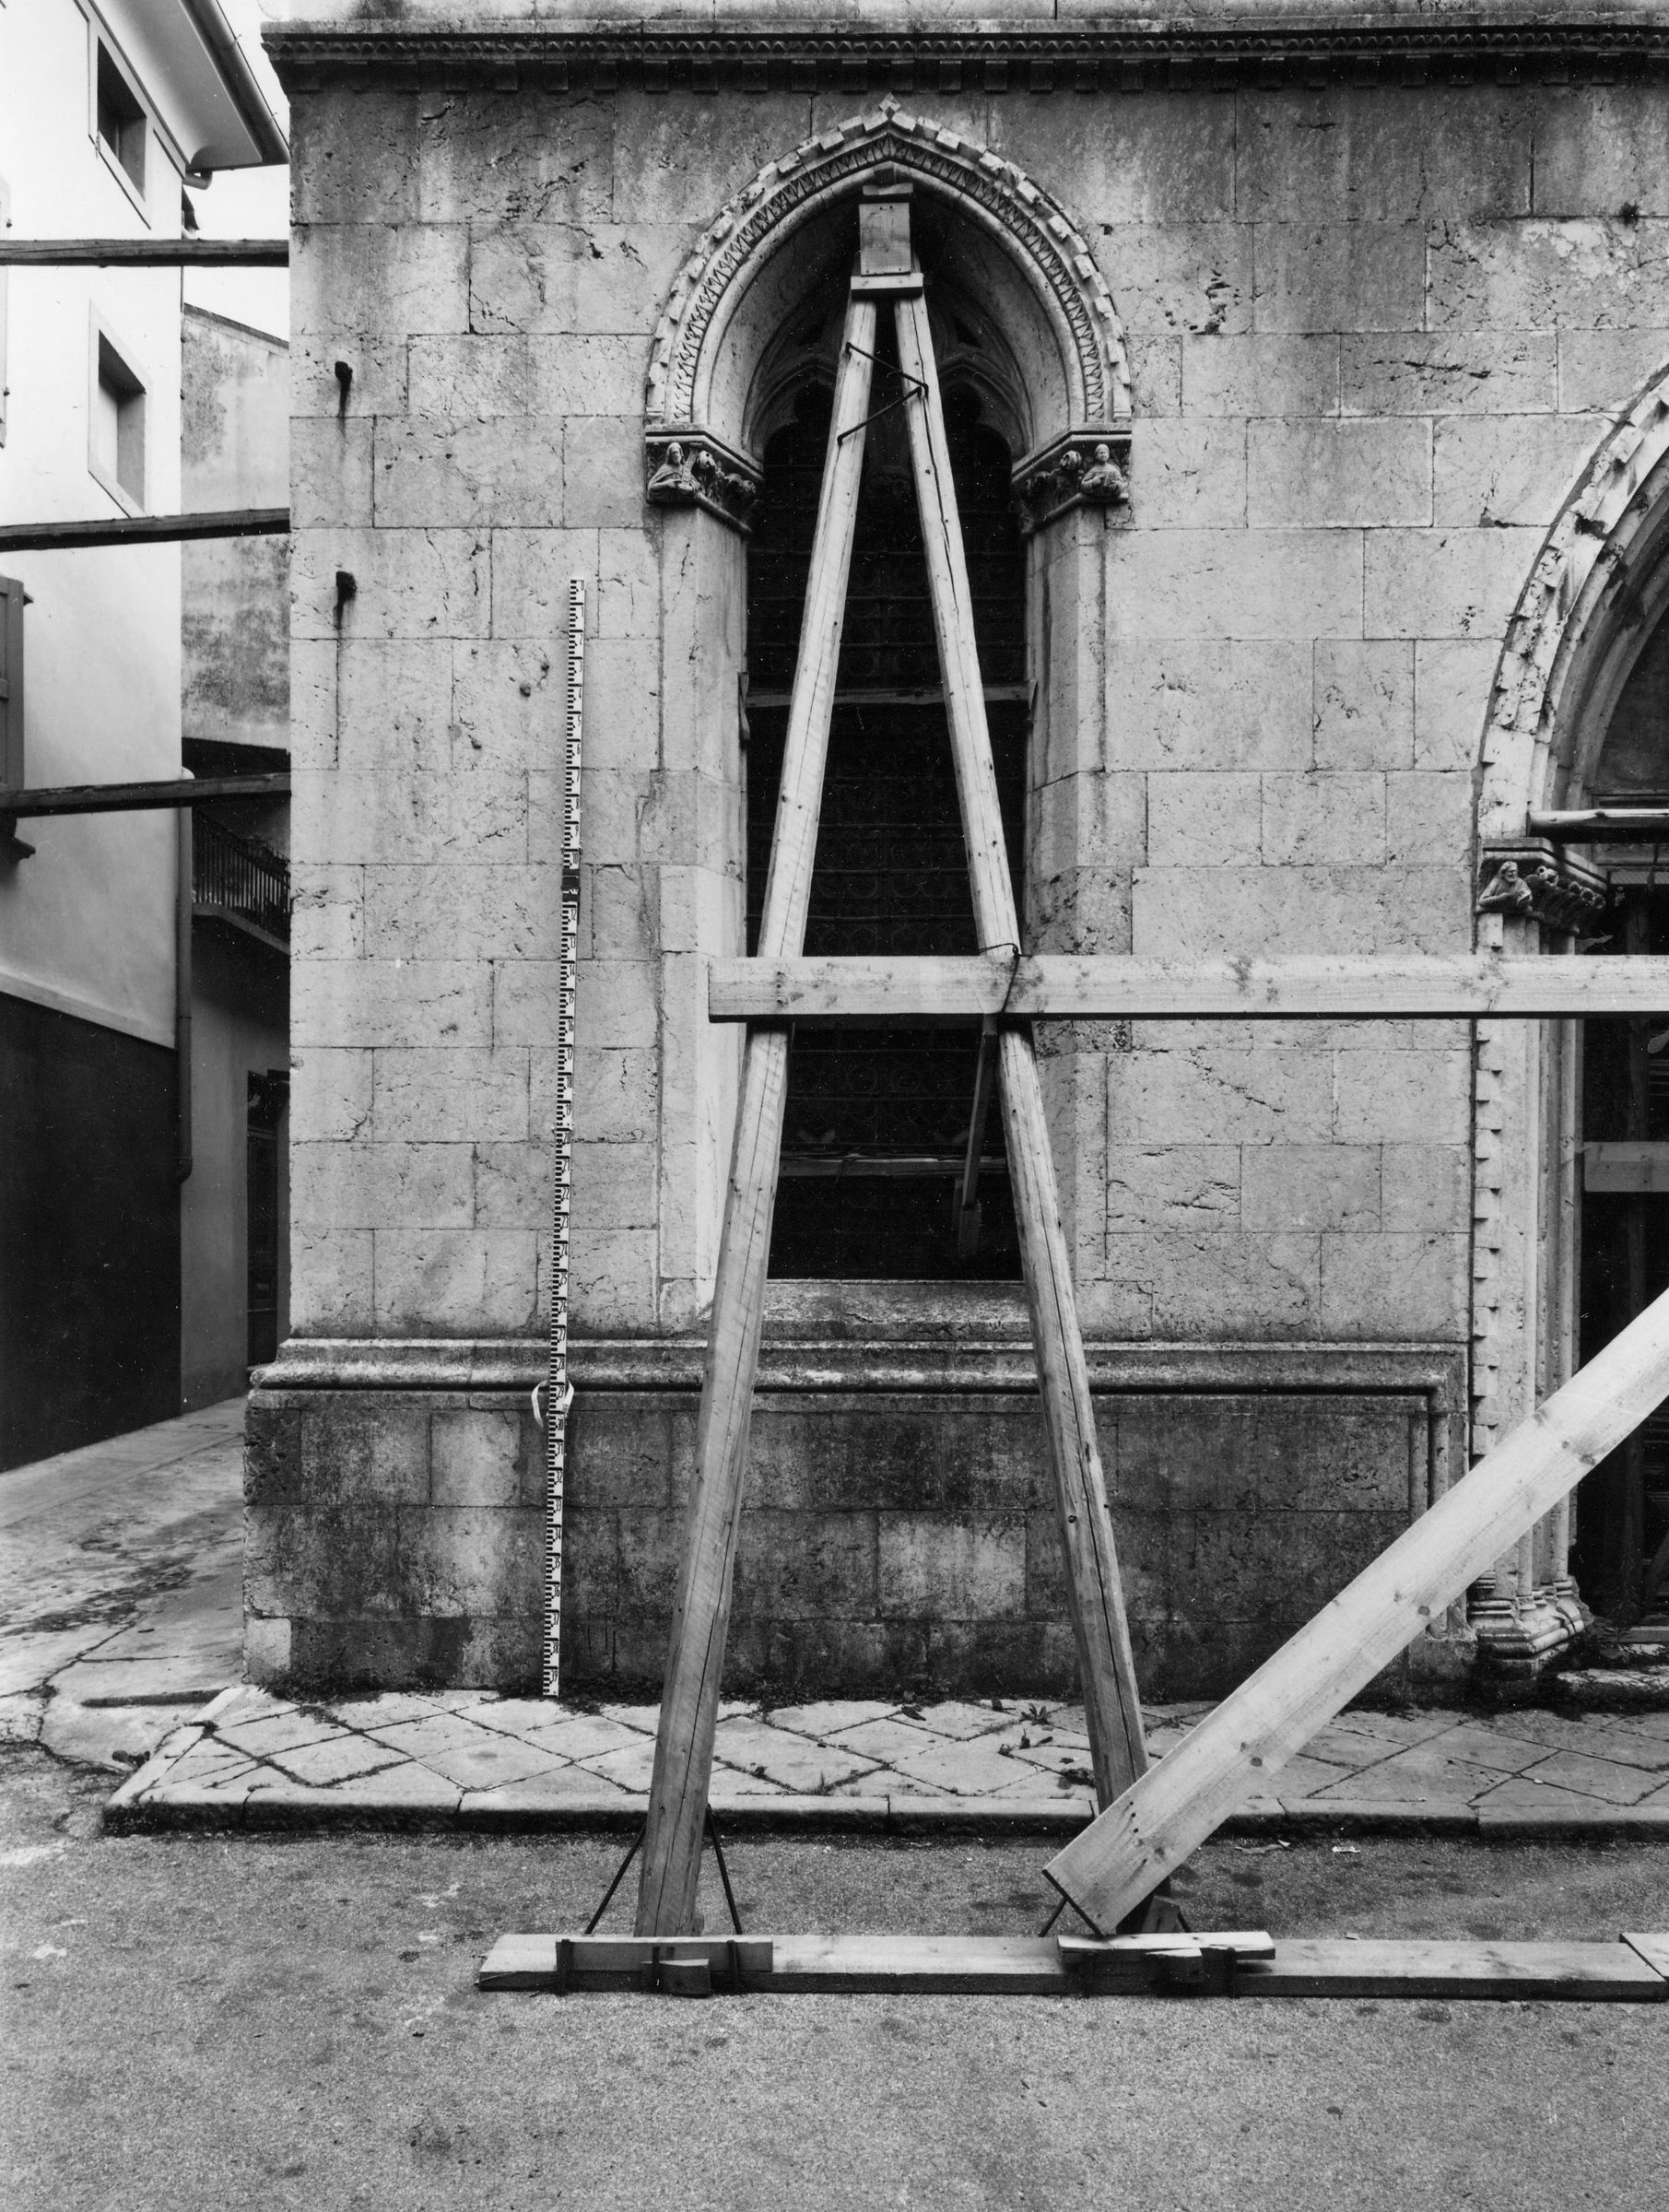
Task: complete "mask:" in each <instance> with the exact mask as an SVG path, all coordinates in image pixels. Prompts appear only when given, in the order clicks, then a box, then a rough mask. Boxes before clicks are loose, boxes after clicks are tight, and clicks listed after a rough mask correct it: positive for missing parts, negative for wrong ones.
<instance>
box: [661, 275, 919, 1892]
mask: <svg viewBox="0 0 1669 2212" xmlns="http://www.w3.org/2000/svg"><path fill="white" fill-rule="evenodd" d="M875 333H876V310H875V305H874V302H873V301H872V300H856V299H854V300H852V301H851V303H850V305H849V307H848V309H847V315H846V331H845V342H844V344H843V346H842V347H841V351H840V369H839V371H838V374H837V379H836V383H835V404H834V413H833V417H832V419H831V421H830V423H829V458H828V462H827V465H826V466H825V469H824V474H823V489H822V496H821V499H820V500H819V503H818V508H817V527H816V532H815V535H814V537H813V542H812V556H811V570H810V575H809V578H808V581H807V583H806V592H805V618H804V620H803V622H802V624H801V629H800V649H799V659H798V663H797V665H796V666H795V670H794V681H793V707H792V709H791V710H790V712H789V717H788V735H787V738H786V741H785V745H784V750H783V760H782V791H781V795H780V797H779V800H778V804H777V819H776V829H775V832H774V835H773V839H772V843H771V853H770V875H769V877H768V878H767V880H766V885H765V905H764V912H763V915H762V917H761V920H760V924H759V947H760V949H761V951H763V952H765V953H767V954H770V955H771V956H773V957H781V956H782V955H785V954H792V953H797V952H798V951H799V949H800V947H801V946H802V945H803V944H804V942H805V919H806V914H807V912H808V911H809V908H810V904H811V876H812V864H813V860H814V858H815V856H816V853H817V820H818V815H819V811H820V808H821V805H822V794H823V770H824V764H825V761H826V759H827V756H828V751H829V721H830V717H831V715H832V713H833V711H834V686H835V671H836V668H837V666H838V665H839V661H840V630H841V623H842V619H843V616H844V612H845V606H846V582H847V575H848V572H849V570H850V567H851V562H852V530H853V525H854V523H855V521H856V516H857V505H858V484H859V480H860V478H861V477H862V475H863V468H864V418H865V413H866V410H867V407H868V403H869V388H870V363H871V359H872V357H873V356H874V353H875ZM788 1046H789V1039H788V1031H787V1030H784V1029H759V1030H750V1031H749V1033H748V1038H747V1043H746V1050H745V1053H744V1056H743V1062H742V1086H741V1096H740V1100H739V1101H738V1105H737V1112H736V1134H735V1149H734V1151H733V1153H732V1156H731V1168H730V1188H729V1190H728V1192H727V1194H726V1196H725V1204H724V1226H723V1232H722V1235H721V1238H720V1243H719V1265H718V1271H717V1276H716V1278H715V1281H714V1285H713V1303H712V1323H711V1329H710V1332H709V1337H708V1347H707V1367H706V1373H705V1375H704V1377H703V1380H702V1385H701V1409H700V1414H699V1418H698V1423H697V1430H696V1473H695V1479H694V1481H693V1482H692V1484H691V1486H690V1492H689V1502H688V1511H687V1513H686V1517H685V1524H684V1541H683V1550H682V1554H681V1557H680V1559H679V1564H678V1583H677V1592H676V1598H675V1600H674V1607H673V1623H672V1650H671V1656H670V1658H669V1660H668V1663H667V1670H666V1679H665V1683H664V1688H663V1689H662V1693H661V1716H660V1723H659V1726H658V1728H657V1730H656V1735H655V1763H654V1772H653V1776H652V1781H651V1783H650V1792H649V1819H648V1825H647V1828H646V1830H645V1832H644V1839H643V1866H642V1873H641V1878H640V1883H639V1888H638V1914H637V1927H638V1933H639V1934H640V1935H678V1934H680V1933H682V1932H683V1931H684V1930H686V1929H688V1927H689V1926H690V1924H691V1923H692V1922H693V1920H694V1918H695V1910H696V1891H697V1886H698V1881H699V1875H700V1865H701V1839H702V1829H703V1823H704V1820H705V1817H706V1812H707V1797H708V1790H709V1786H710V1783H711V1775H712V1747H713V1732H714V1729H715V1728H716V1726H717V1724H718V1717H719V1679H720V1675H721V1672H722V1670H723V1665H724V1644H725V1640H726V1637H727V1636H728V1633H729V1629H730V1600H731V1589H732V1584H733V1583H734V1580H735V1563H736V1544H737V1541H738V1538H739V1536H740V1533H741V1517H742V1493H743V1485H744V1477H745V1476H746V1465H747V1436H748V1429H749V1424H750V1422H751V1418H752V1414H753V1386H754V1376H755V1373H756V1372H757V1371H758V1362H759V1330H760V1325H761V1323H762V1321H763V1318H764V1312H765V1277H766V1266H767V1262H768V1260H769V1258H770V1227H771V1219H772V1216H773V1214H774V1211H775V1206H776V1191H777V1159H778V1155H779V1153H780V1152H781V1150H782V1115H783V1112H784V1110H785V1108H786V1105H787V1099H788Z"/></svg>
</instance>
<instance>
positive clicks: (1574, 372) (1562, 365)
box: [1558, 328, 1669, 415]
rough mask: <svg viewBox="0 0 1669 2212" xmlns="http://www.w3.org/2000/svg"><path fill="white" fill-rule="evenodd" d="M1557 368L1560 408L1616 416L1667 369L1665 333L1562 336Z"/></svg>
mask: <svg viewBox="0 0 1669 2212" xmlns="http://www.w3.org/2000/svg"><path fill="white" fill-rule="evenodd" d="M1558 362H1559V406H1561V407H1563V408H1564V409H1565V410H1566V411H1567V412H1568V413H1571V414H1579V413H1580V414H1589V415H1615V414H1617V413H1619V412H1620V411H1621V409H1622V408H1623V407H1624V406H1626V405H1627V404H1628V401H1629V400H1630V399H1631V398H1632V397H1633V395H1634V394H1635V393H1637V392H1638V391H1639V390H1640V387H1641V385H1643V384H1645V383H1647V382H1654V381H1655V380H1656V379H1657V377H1658V376H1660V375H1661V374H1662V373H1663V369H1664V367H1665V365H1669V328H1659V329H1655V330H1561V331H1560V332H1559V334H1558Z"/></svg>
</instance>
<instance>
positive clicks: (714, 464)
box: [644, 426, 759, 532]
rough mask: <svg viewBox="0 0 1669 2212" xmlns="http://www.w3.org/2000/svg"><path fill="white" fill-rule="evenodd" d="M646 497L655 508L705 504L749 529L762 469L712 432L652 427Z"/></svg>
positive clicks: (648, 441) (647, 445)
mask: <svg viewBox="0 0 1669 2212" xmlns="http://www.w3.org/2000/svg"><path fill="white" fill-rule="evenodd" d="M644 466H645V469H646V472H647V477H648V481H647V482H646V484H645V486H644V496H645V498H646V499H648V500H650V501H651V502H652V505H654V506H656V507H704V508H705V509H706V510H707V512H708V513H709V514H714V515H717V517H718V518H719V520H720V522H722V523H728V524H730V526H731V528H732V529H733V530H741V531H744V532H746V529H747V528H748V517H749V515H750V514H751V513H752V511H753V503H754V501H755V500H757V499H758V496H759V472H758V468H757V467H756V466H755V465H754V464H753V463H752V462H751V461H750V460H748V459H747V457H746V455H745V454H743V453H736V452H735V451H734V449H733V448H731V447H730V446H728V445H726V444H725V443H724V442H723V440H722V439H719V438H715V437H714V436H713V435H712V433H711V431H709V430H697V429H689V428H688V426H686V427H684V428H683V429H677V430H652V431H651V432H650V433H649V435H648V437H647V438H646V439H645V441H644Z"/></svg>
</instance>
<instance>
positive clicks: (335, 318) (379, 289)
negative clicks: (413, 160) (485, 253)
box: [290, 207, 469, 336]
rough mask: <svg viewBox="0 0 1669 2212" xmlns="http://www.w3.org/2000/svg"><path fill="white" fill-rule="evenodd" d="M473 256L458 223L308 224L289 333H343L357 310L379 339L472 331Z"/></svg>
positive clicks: (298, 250) (294, 250) (299, 241)
mask: <svg viewBox="0 0 1669 2212" xmlns="http://www.w3.org/2000/svg"><path fill="white" fill-rule="evenodd" d="M361 211H362V207H361V208H357V209H356V210H355V212H356V213H359V212H361ZM468 255H469V240H468V234H467V233H466V231H465V230H464V227H463V225H462V224H458V223H411V222H405V221H388V222H380V223H367V222H356V223H316V224H310V223H302V224H301V225H300V227H299V228H298V229H296V231H295V233H294V237H293V240H292V242H291V246H290V301H291V305H290V327H291V329H292V330H294V331H295V332H296V333H297V335H300V336H307V335H311V333H313V332H315V331H328V330H335V329H339V328H340V327H341V324H342V317H343V313H344V311H345V310H347V309H351V312H352V314H353V318H354V324H355V327H356V328H358V329H359V330H362V331H364V332H366V333H367V334H368V335H373V336H374V335H385V334H392V333H394V332H413V331H442V330H466V329H467V328H468V327H469V320H468V313H467V296H466V290H465V268H466V265H467V262H468Z"/></svg>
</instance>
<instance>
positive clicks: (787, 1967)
mask: <svg viewBox="0 0 1669 2212" xmlns="http://www.w3.org/2000/svg"><path fill="white" fill-rule="evenodd" d="M764 1986H766V1987H768V1988H770V1990H772V1991H779V1990H780V1991H784V1992H788V1991H801V1992H807V1993H809V1992H812V1991H817V1990H840V1991H844V1992H846V1993H848V1994H858V1993H860V1992H863V1991H890V1992H896V1993H898V1994H908V1993H911V1992H913V1993H915V1994H921V1995H927V1994H941V1995H958V1996H1065V1995H1066V1994H1068V1992H1069V1991H1070V1990H1071V1988H1072V1983H1071V1982H1070V1981H1069V1979H1068V1977H1067V1971H1066V1968H1065V1965H1064V1962H1063V1960H1062V1958H1061V1947H1060V1945H1059V1944H1058V1943H1056V1941H1055V1940H1054V1938H1053V1936H1052V1935H973V1936H970V1935H779V1936H778V1937H777V1938H776V1939H775V1945H774V1949H773V1956H772V1959H771V1970H770V1981H769V1983H766V1984H765V1985H764Z"/></svg>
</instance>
